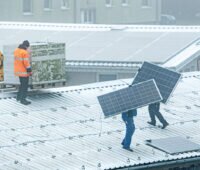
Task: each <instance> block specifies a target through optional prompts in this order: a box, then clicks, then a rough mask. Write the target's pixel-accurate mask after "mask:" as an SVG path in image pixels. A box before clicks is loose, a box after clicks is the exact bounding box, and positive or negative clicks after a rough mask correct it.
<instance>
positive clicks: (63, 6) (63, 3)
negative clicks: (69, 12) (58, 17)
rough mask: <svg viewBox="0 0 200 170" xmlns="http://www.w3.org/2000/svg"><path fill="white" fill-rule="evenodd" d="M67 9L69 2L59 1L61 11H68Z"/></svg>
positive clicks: (65, 0) (67, 0)
mask: <svg viewBox="0 0 200 170" xmlns="http://www.w3.org/2000/svg"><path fill="white" fill-rule="evenodd" d="M69 8H70V4H69V0H61V9H69Z"/></svg>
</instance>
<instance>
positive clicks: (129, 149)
mask: <svg viewBox="0 0 200 170" xmlns="http://www.w3.org/2000/svg"><path fill="white" fill-rule="evenodd" d="M122 148H123V149H126V150H127V151H129V152H133V149H131V148H125V147H122Z"/></svg>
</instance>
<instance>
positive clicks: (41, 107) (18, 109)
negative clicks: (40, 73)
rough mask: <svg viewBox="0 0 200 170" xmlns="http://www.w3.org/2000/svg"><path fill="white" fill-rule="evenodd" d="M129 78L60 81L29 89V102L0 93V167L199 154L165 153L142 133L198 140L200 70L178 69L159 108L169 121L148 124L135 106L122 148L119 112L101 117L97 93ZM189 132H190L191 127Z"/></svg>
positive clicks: (103, 165) (105, 163)
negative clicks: (132, 127) (176, 81)
mask: <svg viewBox="0 0 200 170" xmlns="http://www.w3.org/2000/svg"><path fill="white" fill-rule="evenodd" d="M130 82H132V80H131V79H125V80H116V81H110V82H101V83H94V84H86V85H80V86H72V87H63V88H57V89H49V90H43V91H33V92H32V93H29V94H30V95H29V96H28V99H29V100H31V101H32V104H31V105H29V106H24V105H21V104H20V103H18V102H17V101H16V100H15V98H13V96H15V95H16V94H15V93H13V92H12V93H11V92H7V93H1V94H0V96H1V97H0V98H1V99H0V120H1V121H0V141H1V142H0V151H1V154H0V169H20V170H23V169H24V170H25V169H26V170H27V169H29V170H55V169H56V170H58V169H60V170H61V169H92V170H94V169H109V168H110V169H113V168H117V167H129V166H131V167H136V166H145V165H154V164H156V163H162V162H164V163H167V162H169V161H171V160H175V161H177V162H178V160H182V159H192V158H196V159H199V160H200V152H199V151H194V152H188V153H180V154H177V155H170V154H166V153H165V152H163V151H160V150H157V149H155V148H152V147H150V146H148V145H146V144H145V140H147V139H158V138H165V137H175V136H181V137H183V138H186V139H188V140H190V141H193V142H195V143H197V144H200V136H199V131H200V126H199V122H200V114H199V112H200V104H199V102H200V88H199V87H200V73H199V72H195V73H187V74H184V75H183V78H182V80H181V81H180V82H179V84H178V86H177V88H176V89H175V91H174V93H173V95H172V97H171V98H170V100H169V102H168V103H167V104H166V105H164V104H162V105H161V112H162V113H163V115H164V116H165V118H166V119H167V121H168V122H169V123H170V125H169V126H168V127H167V128H166V129H164V130H162V129H161V128H159V127H152V126H150V125H148V124H147V123H146V122H147V121H148V120H149V115H148V112H147V108H146V107H144V108H140V109H138V116H137V117H135V124H136V132H135V134H134V136H133V142H132V145H131V147H132V148H133V150H134V152H133V153H131V152H128V151H126V150H124V149H122V148H121V144H120V143H121V140H122V138H123V137H124V133H125V125H124V123H123V122H122V120H121V116H120V115H118V116H115V117H112V118H108V119H104V116H103V113H102V110H101V107H100V105H99V103H98V101H97V96H98V95H102V94H105V93H108V92H111V91H114V90H117V89H121V88H124V87H127V83H130ZM191 132H192V133H191Z"/></svg>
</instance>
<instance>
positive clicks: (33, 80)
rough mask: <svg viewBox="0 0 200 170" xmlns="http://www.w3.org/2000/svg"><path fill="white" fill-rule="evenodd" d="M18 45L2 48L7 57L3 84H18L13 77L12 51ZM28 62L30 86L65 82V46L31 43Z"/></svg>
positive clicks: (60, 44)
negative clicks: (29, 65) (29, 64)
mask: <svg viewBox="0 0 200 170" xmlns="http://www.w3.org/2000/svg"><path fill="white" fill-rule="evenodd" d="M17 46H18V45H6V46H4V48H3V50H4V54H5V55H6V56H7V57H6V59H5V62H4V65H5V67H4V84H14V85H15V84H19V80H18V77H16V76H15V75H14V55H13V53H14V50H15V48H17ZM30 62H31V66H32V72H33V74H32V76H31V77H30V80H29V81H30V83H29V84H31V85H35V84H49V83H60V82H65V81H66V79H65V77H66V76H65V44H64V43H31V45H30Z"/></svg>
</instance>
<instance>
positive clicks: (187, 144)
mask: <svg viewBox="0 0 200 170" xmlns="http://www.w3.org/2000/svg"><path fill="white" fill-rule="evenodd" d="M146 144H147V145H149V146H152V147H154V148H157V149H159V150H162V151H164V152H166V153H169V154H172V155H173V154H178V153H184V152H191V151H197V150H200V145H199V144H197V143H194V142H192V141H190V140H188V139H185V138H183V137H180V136H176V137H169V138H163V139H153V140H147V141H146ZM172 144H173V145H172Z"/></svg>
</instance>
